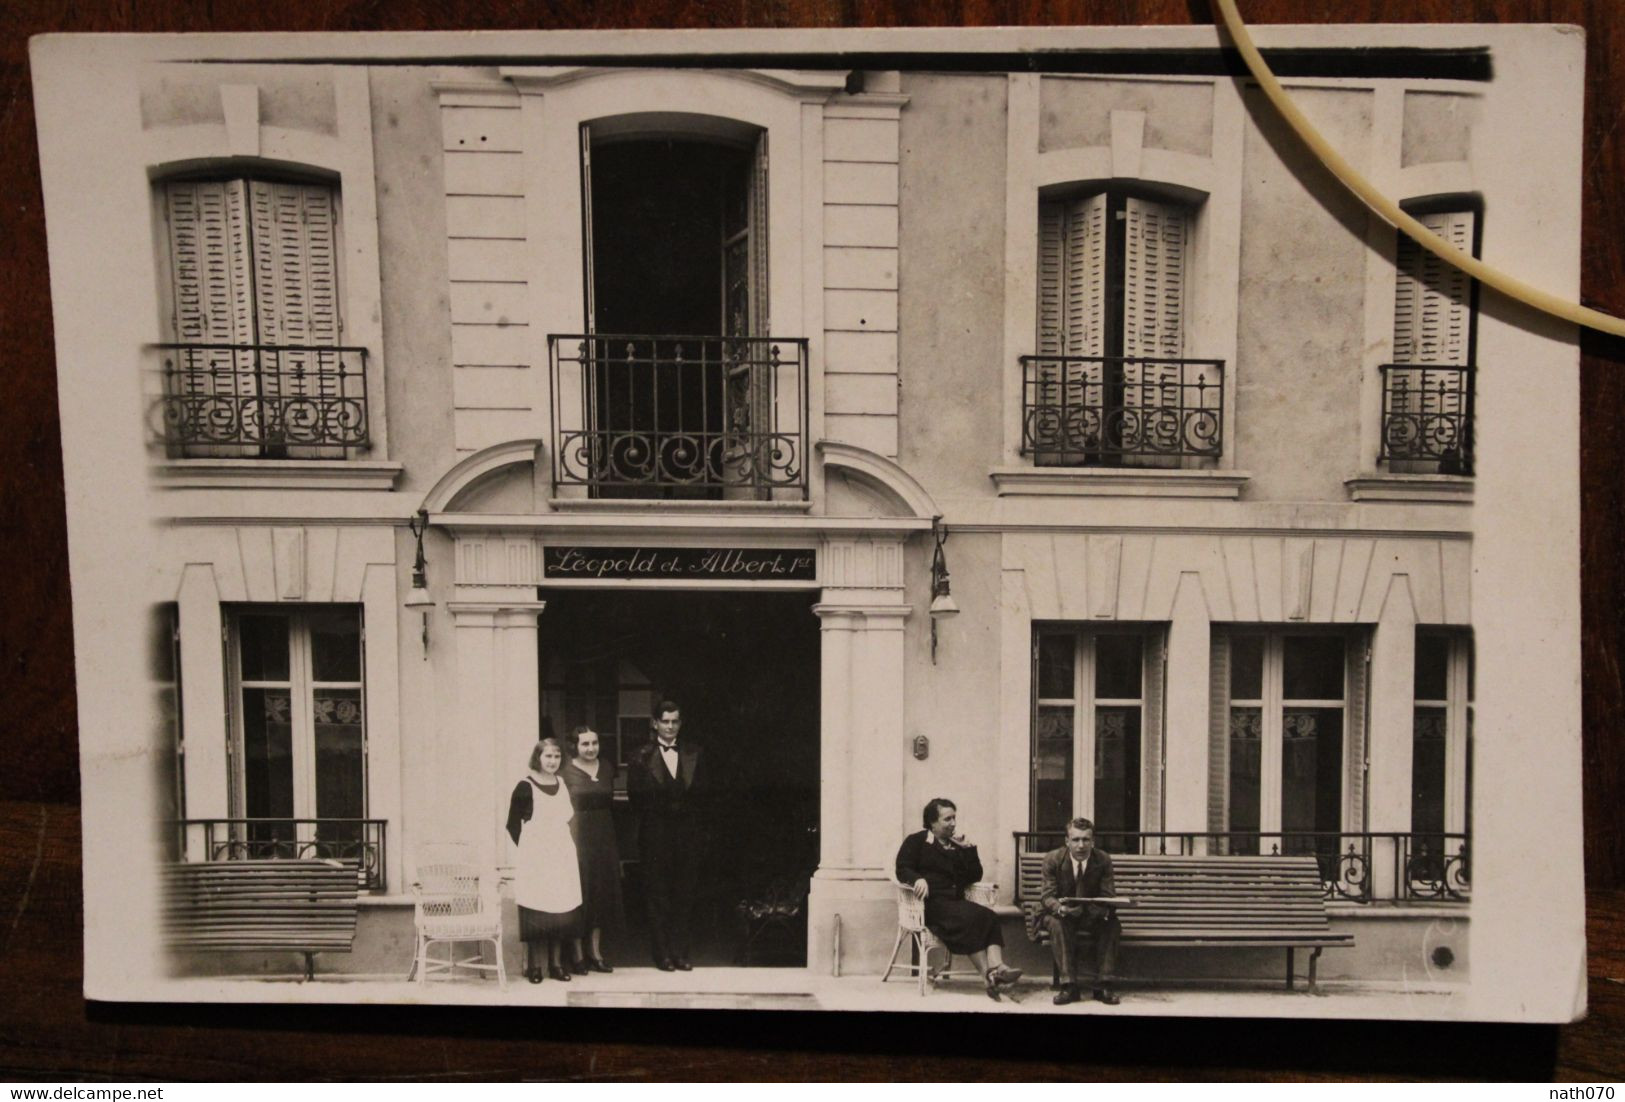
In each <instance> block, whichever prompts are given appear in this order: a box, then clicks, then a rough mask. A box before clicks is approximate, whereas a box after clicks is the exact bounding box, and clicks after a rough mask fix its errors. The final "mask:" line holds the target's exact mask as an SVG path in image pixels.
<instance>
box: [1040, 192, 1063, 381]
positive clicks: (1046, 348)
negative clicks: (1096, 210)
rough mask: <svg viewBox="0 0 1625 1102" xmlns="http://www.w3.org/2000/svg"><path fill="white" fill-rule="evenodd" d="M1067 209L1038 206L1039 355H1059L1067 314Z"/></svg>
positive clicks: (1051, 205)
mask: <svg viewBox="0 0 1625 1102" xmlns="http://www.w3.org/2000/svg"><path fill="white" fill-rule="evenodd" d="M1065 240H1066V207H1065V205H1063V204H1061V203H1040V204H1039V205H1038V354H1039V355H1040V356H1059V355H1061V342H1062V336H1061V331H1062V329H1063V328H1064V326H1065V322H1064V320H1063V319H1064V315H1065V311H1066V306H1065V303H1066V275H1065V257H1066V247H1065Z"/></svg>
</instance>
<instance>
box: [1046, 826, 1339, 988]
mask: <svg viewBox="0 0 1625 1102" xmlns="http://www.w3.org/2000/svg"><path fill="white" fill-rule="evenodd" d="M1018 859H1019V862H1020V866H1019V872H1020V889H1019V894H1018V896H1017V898H1018V899H1019V900H1020V901H1021V904H1022V907H1023V909H1024V910H1027V911H1029V912H1033V911H1037V910H1038V909H1040V908H1041V904H1040V903H1039V897H1040V895H1041V894H1042V892H1043V862H1044V855H1043V854H1041V853H1023V854H1020V855H1019V856H1018ZM1112 870H1113V879H1114V880H1115V881H1116V887H1117V894H1118V895H1119V896H1126V897H1128V898H1130V899H1132V900H1134V905H1133V906H1132V907H1122V908H1119V909H1118V911H1117V917H1118V920H1119V921H1120V922H1121V923H1122V924H1123V940H1122V944H1124V945H1146V946H1154V947H1168V946H1176V947H1188V948H1215V949H1216V948H1240V949H1257V948H1264V949H1285V950H1286V985H1287V988H1288V989H1290V988H1291V987H1292V985H1293V981H1294V971H1295V969H1294V965H1295V963H1296V962H1295V953H1296V951H1297V950H1298V949H1311V950H1313V952H1312V953H1311V954H1310V956H1309V989H1310V990H1311V991H1313V990H1314V988H1315V967H1316V965H1317V964H1318V962H1319V959H1320V954H1321V951H1322V950H1324V949H1332V948H1338V947H1343V946H1352V945H1353V944H1354V935H1353V934H1340V933H1334V932H1333V931H1332V928H1331V924H1330V922H1329V921H1328V920H1327V918H1326V899H1325V895H1324V892H1323V889H1322V886H1321V879H1320V867H1319V864H1318V863H1317V862H1316V860H1315V858H1314V857H1313V856H1305V857H1219V856H1211V857H1208V856H1203V857H1171V856H1162V855H1154V856H1141V855H1136V854H1123V855H1121V856H1120V855H1117V854H1113V855H1112ZM1028 931H1029V936H1032V937H1033V938H1034V940H1036V941H1041V942H1047V941H1048V940H1049V935H1048V932H1047V931H1045V930H1044V929H1043V927H1042V926H1041V925H1038V924H1036V923H1032V922H1029V923H1028Z"/></svg>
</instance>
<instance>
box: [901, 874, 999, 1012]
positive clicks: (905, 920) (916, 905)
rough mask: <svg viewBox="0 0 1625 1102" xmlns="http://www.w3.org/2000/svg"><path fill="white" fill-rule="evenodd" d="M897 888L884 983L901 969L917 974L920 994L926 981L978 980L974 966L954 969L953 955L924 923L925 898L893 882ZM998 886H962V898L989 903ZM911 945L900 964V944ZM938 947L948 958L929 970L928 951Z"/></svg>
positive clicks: (992, 902)
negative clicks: (893, 936) (893, 938)
mask: <svg viewBox="0 0 1625 1102" xmlns="http://www.w3.org/2000/svg"><path fill="white" fill-rule="evenodd" d="M895 887H896V889H897V940H896V941H894V942H893V943H892V949H891V960H890V961H888V962H887V964H886V972H885V974H884V975H882V976H881V977H880V982H881V983H885V982H886V981H887V980H889V979H891V976H892V973H893V972H896V971H902V972H904V973H905V974H908V975H913V976H917V977H919V981H920V994H921V995H924V994H925V992H926V986H927V984H935V983H939V982H941V981H942V980H946V979H964V978H968V979H977V980H980V979H982V974H981V973H980V972H978V971H976V970H975V969H974V968H961V969H957V970H956V969H955V968H954V955H953V954H952V953H949V952H948V949H947V946H945V945H943V944H942V942H940V941H938V940H937V936H936V935H935V934H933V933H932V932H931V931H930V930H928V929H926V926H925V900H923V899H920V898H918V897H916V896H915V894H914V889H913V888H911V887H909V886H908V885H907V884H897V885H895ZM998 892H999V886H998V885H997V884H990V883H987V882H986V881H982V882H978V883H975V884H972V885H970V886H969V887H968V888H966V889H965V898H966V899H968V900H970V901H971V902H972V903H980V904H981V905H982V906H984V907H991V906H993V904H994V902H995V901H996V900H997V898H998ZM905 941H906V942H909V943H910V944H911V951H910V954H909V958H908V959H907V960H905V961H903V962H901V963H899V962H898V960H897V955H898V953H900V952H901V951H902V949H903V943H904V942H905ZM933 949H941V950H942V951H943V952H944V953H947V956H948V959H947V960H946V961H944V962H943V965H942V967H941V968H939V969H937V970H936V971H932V969H931V950H933Z"/></svg>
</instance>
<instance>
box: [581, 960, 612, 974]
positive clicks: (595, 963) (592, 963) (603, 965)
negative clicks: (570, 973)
mask: <svg viewBox="0 0 1625 1102" xmlns="http://www.w3.org/2000/svg"><path fill="white" fill-rule="evenodd" d="M587 967H588V968H589V969H590V970H592V971H594V972H613V971H615V969H614V968H612V967H610V963H609V961H607V960H605V959H604V958H603V957H589V958H588V959H587Z"/></svg>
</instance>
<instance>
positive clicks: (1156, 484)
mask: <svg viewBox="0 0 1625 1102" xmlns="http://www.w3.org/2000/svg"><path fill="white" fill-rule="evenodd" d="M988 477H990V478H992V479H993V484H994V485H995V486H996V487H997V488H998V494H999V496H1000V497H1050V496H1068V497H1185V498H1228V499H1231V500H1234V499H1236V498H1239V497H1240V496H1241V488H1242V487H1243V486H1244V485H1246V483H1247V480H1248V479H1249V478H1250V477H1251V475H1249V474H1248V473H1247V472H1246V471H1232V470H1217V471H1215V470H1205V471H1199V470H1161V469H1151V468H1140V467H1000V468H997V469H995V470H993V471H992V472H990V473H989V476H988Z"/></svg>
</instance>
